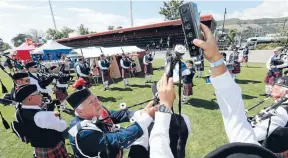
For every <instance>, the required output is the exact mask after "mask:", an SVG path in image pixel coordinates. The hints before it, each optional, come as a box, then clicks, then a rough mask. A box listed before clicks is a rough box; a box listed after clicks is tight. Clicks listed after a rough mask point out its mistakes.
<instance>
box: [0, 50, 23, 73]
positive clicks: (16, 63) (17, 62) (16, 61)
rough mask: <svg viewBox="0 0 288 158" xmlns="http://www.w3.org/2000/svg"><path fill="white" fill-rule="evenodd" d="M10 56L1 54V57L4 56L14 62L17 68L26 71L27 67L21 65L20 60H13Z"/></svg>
mask: <svg viewBox="0 0 288 158" xmlns="http://www.w3.org/2000/svg"><path fill="white" fill-rule="evenodd" d="M8 54H9V53H2V54H0V56H4V57H5V58H7V59H10V60H11V61H13V62H14V66H15V67H16V66H17V67H18V68H21V69H24V67H25V66H24V65H23V64H22V63H20V62H19V61H18V60H15V59H12V58H11V57H9V56H8Z"/></svg>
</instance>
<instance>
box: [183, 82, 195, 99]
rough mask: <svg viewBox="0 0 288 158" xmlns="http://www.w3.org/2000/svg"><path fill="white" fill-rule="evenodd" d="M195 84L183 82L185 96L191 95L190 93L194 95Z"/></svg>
mask: <svg viewBox="0 0 288 158" xmlns="http://www.w3.org/2000/svg"><path fill="white" fill-rule="evenodd" d="M192 88H193V86H192V84H191V83H189V84H186V83H184V84H183V95H184V96H190V95H193V89H192Z"/></svg>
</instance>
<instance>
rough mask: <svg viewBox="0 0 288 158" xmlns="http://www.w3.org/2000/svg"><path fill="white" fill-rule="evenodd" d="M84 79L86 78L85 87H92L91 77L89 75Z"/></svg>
mask: <svg viewBox="0 0 288 158" xmlns="http://www.w3.org/2000/svg"><path fill="white" fill-rule="evenodd" d="M82 78H83V79H84V80H85V82H86V84H85V87H86V88H90V87H92V83H91V81H90V79H89V78H88V77H82Z"/></svg>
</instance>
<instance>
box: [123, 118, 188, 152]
mask: <svg viewBox="0 0 288 158" xmlns="http://www.w3.org/2000/svg"><path fill="white" fill-rule="evenodd" d="M179 118H180V120H181V132H180V133H178V132H179V128H180V126H179V124H178V119H179ZM153 126H154V122H152V123H151V124H150V126H149V127H148V132H149V136H150V134H151V131H152V129H153ZM188 135H189V131H188V128H187V125H186V123H185V121H184V118H183V117H182V116H180V115H178V114H175V115H172V116H171V121H170V129H169V137H170V149H171V151H172V153H173V156H174V158H185V148H186V143H187V139H188ZM179 138H180V139H181V142H180V157H179V156H178V153H177V145H178V139H179ZM128 157H129V158H149V151H147V150H146V149H145V148H144V147H143V146H141V145H133V146H131V148H130V151H129V154H128Z"/></svg>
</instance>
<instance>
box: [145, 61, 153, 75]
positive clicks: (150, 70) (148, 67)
mask: <svg viewBox="0 0 288 158" xmlns="http://www.w3.org/2000/svg"><path fill="white" fill-rule="evenodd" d="M144 73H145V74H146V75H152V73H153V68H152V64H151V63H149V64H148V65H144Z"/></svg>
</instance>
